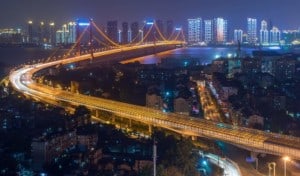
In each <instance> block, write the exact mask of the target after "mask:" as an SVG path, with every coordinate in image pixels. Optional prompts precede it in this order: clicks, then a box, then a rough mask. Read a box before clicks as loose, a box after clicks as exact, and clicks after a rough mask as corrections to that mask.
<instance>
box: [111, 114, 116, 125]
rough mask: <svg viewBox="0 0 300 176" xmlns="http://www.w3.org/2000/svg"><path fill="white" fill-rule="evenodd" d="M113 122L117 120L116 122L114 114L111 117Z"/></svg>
mask: <svg viewBox="0 0 300 176" xmlns="http://www.w3.org/2000/svg"><path fill="white" fill-rule="evenodd" d="M111 122H112V123H115V122H116V117H115V116H114V115H112V117H111Z"/></svg>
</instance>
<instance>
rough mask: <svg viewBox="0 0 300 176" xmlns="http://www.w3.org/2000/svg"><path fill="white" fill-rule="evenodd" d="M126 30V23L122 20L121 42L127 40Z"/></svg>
mask: <svg viewBox="0 0 300 176" xmlns="http://www.w3.org/2000/svg"><path fill="white" fill-rule="evenodd" d="M128 32H129V29H128V23H127V22H123V23H122V42H121V43H123V44H126V43H128V42H129V37H128V36H129V35H128Z"/></svg>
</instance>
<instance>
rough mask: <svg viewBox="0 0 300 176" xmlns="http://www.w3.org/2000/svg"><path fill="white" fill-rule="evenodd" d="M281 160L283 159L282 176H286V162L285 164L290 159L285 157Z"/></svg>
mask: <svg viewBox="0 0 300 176" xmlns="http://www.w3.org/2000/svg"><path fill="white" fill-rule="evenodd" d="M282 159H283V161H284V176H286V162H287V161H290V157H288V156H285V157H283V158H282Z"/></svg>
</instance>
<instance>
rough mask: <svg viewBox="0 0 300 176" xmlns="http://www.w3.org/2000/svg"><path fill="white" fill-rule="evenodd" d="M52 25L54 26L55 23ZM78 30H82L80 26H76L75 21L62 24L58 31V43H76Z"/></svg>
mask: <svg viewBox="0 0 300 176" xmlns="http://www.w3.org/2000/svg"><path fill="white" fill-rule="evenodd" d="M52 25H53V26H54V23H53V24H52ZM50 26H51V25H50ZM77 30H80V28H76V23H75V22H69V23H68V24H64V25H62V28H61V29H60V30H57V31H56V38H55V42H56V44H64V45H66V44H72V43H76V37H77V36H76V33H77ZM82 40H83V39H82Z"/></svg>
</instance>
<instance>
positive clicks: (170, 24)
mask: <svg viewBox="0 0 300 176" xmlns="http://www.w3.org/2000/svg"><path fill="white" fill-rule="evenodd" d="M173 32H174V22H173V21H172V20H168V21H167V30H166V35H165V36H166V37H167V39H171V37H173V36H172V34H173ZM171 40H172V39H171Z"/></svg>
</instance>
